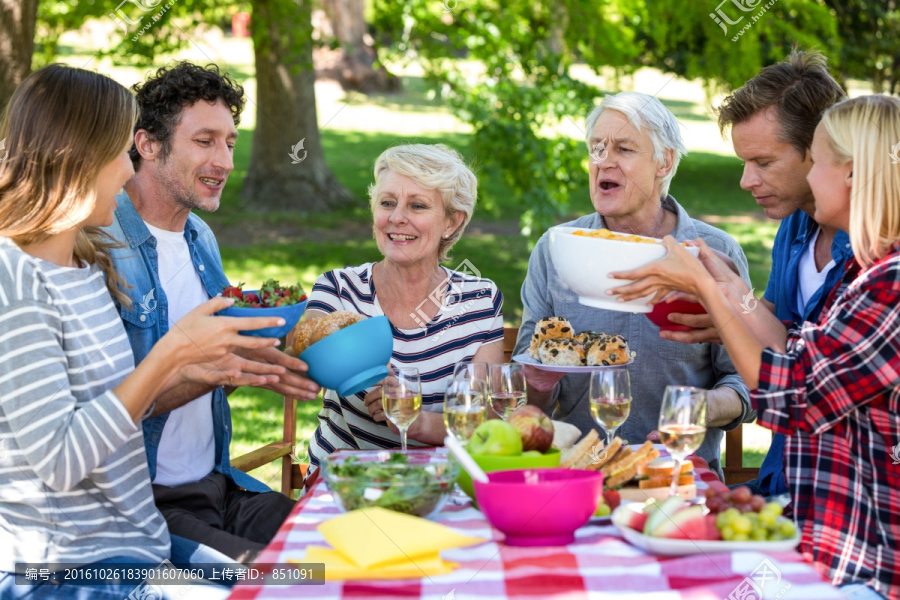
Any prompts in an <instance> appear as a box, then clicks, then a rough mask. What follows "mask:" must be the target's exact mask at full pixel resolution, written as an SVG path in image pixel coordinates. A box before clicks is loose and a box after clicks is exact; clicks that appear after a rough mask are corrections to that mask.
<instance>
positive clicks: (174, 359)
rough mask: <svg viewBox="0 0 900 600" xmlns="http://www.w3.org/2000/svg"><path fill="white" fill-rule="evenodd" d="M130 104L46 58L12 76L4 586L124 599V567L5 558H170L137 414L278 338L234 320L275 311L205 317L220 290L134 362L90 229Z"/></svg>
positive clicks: (100, 216)
mask: <svg viewBox="0 0 900 600" xmlns="http://www.w3.org/2000/svg"><path fill="white" fill-rule="evenodd" d="M135 117H136V105H135V102H134V99H133V98H132V96H131V94H130V92H129V91H128V90H127V89H125V88H124V87H122V86H121V85H119V84H118V83H116V82H114V81H113V80H111V79H109V78H107V77H104V76H102V75H98V74H96V73H92V72H90V71H85V70H81V69H75V68H70V67H65V66H61V65H51V66H49V67H45V68H43V69H41V70H39V71H37V72H35V73H33V74H32V75H30V76H29V77H28V78H27V79H26V80H25V81H23V82H22V84H21V85H20V86H19V88H18V89H17V90H16V92H15V94H14V95H13V97H12V99H11V100H10V103H9V106H8V108H7V113H6V118H5V121H4V124H3V127H2V129H0V139H4V138H5V140H6V146H7V149H8V155H7V156H6V158H5V159H4V160H3V161H2V162H0V482H2V484H0V515H2V518H0V547H2V548H3V549H4V551H3V552H2V553H0V597H3V598H19V597H25V596H29V595H30V594H35V595H38V596H40V597H42V598H45V597H46V598H55V597H59V598H63V597H64V598H73V597H75V598H81V597H84V598H87V597H90V598H110V599H112V598H116V599H117V600H121V598H123V597H125V596H127V595H128V594H129V593H130V591H131V590H132V589H134V587H135V583H134V582H133V581H132V582H131V583H130V584H129V583H128V582H122V583H120V584H116V583H115V582H113V581H112V580H109V581H108V582H107V583H106V584H105V585H90V587H80V586H79V585H76V584H72V583H70V582H66V581H56V582H50V581H47V580H43V579H41V578H39V579H38V580H37V581H27V580H24V579H23V580H22V581H20V582H19V583H15V572H16V571H17V569H18V570H22V568H23V567H22V564H25V565H27V566H32V567H34V568H36V569H49V570H51V571H52V570H54V565H56V566H58V565H61V564H68V565H87V564H91V563H99V562H104V563H109V562H119V563H121V562H128V563H141V564H147V565H152V566H156V565H157V564H159V563H160V562H161V561H163V560H164V559H168V558H169V557H170V539H169V534H168V531H167V529H166V523H165V521H164V520H163V517H162V515H160V513H159V512H158V511H157V510H156V507H155V505H154V502H153V494H152V492H151V487H150V478H149V474H148V469H147V463H146V458H145V455H144V444H143V438H142V433H141V428H140V426H139V423H140V420H141V418H142V417H143V415H145V414H146V413H148V412H149V410H150V409H151V407H152V405H153V402H154V399H155V398H156V397H158V396H159V395H160V394H161V393H163V392H164V391H166V390H168V389H170V388H171V387H172V386H174V385H176V384H178V383H180V382H183V381H185V380H189V381H203V382H204V383H208V382H209V381H226V382H227V381H228V380H229V378H231V377H235V378H238V377H247V376H246V375H244V374H243V373H241V371H240V370H239V369H237V368H232V366H231V365H232V364H233V363H232V362H230V359H229V357H230V356H231V355H230V353H231V351H232V350H233V349H236V348H239V347H240V348H258V347H262V346H269V345H275V344H277V340H273V339H268V338H253V337H245V336H241V335H239V334H238V330H242V329H257V328H261V327H269V326H274V325H278V324H280V323H281V319H276V318H254V319H229V318H224V317H215V316H214V314H215V313H216V312H217V311H219V310H221V309H223V308H225V307H227V306H229V305H230V304H231V303H232V302H233V301H232V300H231V299H225V298H216V299H213V300H210V301H209V302H207V303H206V304H204V305H202V306H200V307H199V308H197V309H196V310H194V311H193V312H191V313H190V314H188V315H187V316H186V317H185V318H184V319H182V320H181V321H179V322H178V324H177V326H175V327H173V330H172V332H171V333H170V334H168V335H166V336H165V337H164V338H163V339H162V340H161V341H160V342H159V344H157V345H156V346H155V347H154V349H153V351H152V352H151V354H150V356H148V358H147V359H146V360H144V361H143V362H142V363H141V364H140V366H139V367H137V368H135V367H134V359H133V356H132V352H131V347H130V345H129V343H128V339H127V337H126V334H125V329H124V327H123V325H122V322H121V320H120V318H119V315H118V311H117V310H116V308H115V306H114V304H113V299H112V297H111V294H112V295H113V296H116V297H117V298H118V299H119V300H120V301H123V298H124V296H122V295H121V294H120V290H121V289H122V286H124V285H127V283H126V282H123V281H121V280H120V278H119V277H117V275H116V273H115V272H114V271H113V270H112V267H111V262H110V260H109V257H108V254H107V253H106V250H107V248H108V243H109V242H108V241H105V240H104V239H103V238H102V236H101V235H100V234H99V232H98V229H97V228H99V227H102V226H105V225H109V224H110V223H112V221H113V211H114V210H115V206H116V202H115V196H116V194H117V193H118V191H119V190H120V189H121V188H122V186H123V185H124V183H125V182H126V180H128V179H129V178H130V177H131V176H132V174H133V173H134V171H133V169H132V166H131V160H130V159H129V157H128V152H127V150H128V149H129V148H130V146H131V139H132V129H133V127H134V122H135ZM216 361H222V362H220V366H217V365H216V364H215V363H216ZM17 563H19V564H18V565H17ZM88 583H91V584H93V583H95V581H90V582H88ZM138 583H140V581H138ZM36 588H43V589H36ZM198 591H199V588H198ZM207 591H208V590H207Z"/></svg>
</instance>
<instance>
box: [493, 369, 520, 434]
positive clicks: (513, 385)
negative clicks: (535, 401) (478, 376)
mask: <svg viewBox="0 0 900 600" xmlns="http://www.w3.org/2000/svg"><path fill="white" fill-rule="evenodd" d="M488 389H489V391H490V396H491V408H492V409H494V412H495V413H497V416H498V417H500V418H501V419H503V420H504V421H505V420H506V419H507V418H508V417H509V415H510V413H512V412H513V411H514V410H516V409H517V408H519V407H520V406H525V404H527V402H528V392H527V387H526V385H525V368H524V366H523V365H522V364H520V363H504V364H502V365H491V367H490V376H489V377H488Z"/></svg>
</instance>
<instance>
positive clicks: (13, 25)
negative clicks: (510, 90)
mask: <svg viewBox="0 0 900 600" xmlns="http://www.w3.org/2000/svg"><path fill="white" fill-rule="evenodd" d="M37 7H38V0H0V56H2V57H3V58H2V60H0V110H2V109H3V108H4V107H6V105H7V103H8V102H9V99H10V98H11V97H12V95H13V92H14V91H16V87H18V85H19V84H20V83H22V80H23V79H25V77H27V76H28V74H29V73H31V55H32V54H33V53H34V26H35V23H36V22H37Z"/></svg>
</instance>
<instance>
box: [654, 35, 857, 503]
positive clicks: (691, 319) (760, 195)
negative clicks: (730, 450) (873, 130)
mask: <svg viewBox="0 0 900 600" xmlns="http://www.w3.org/2000/svg"><path fill="white" fill-rule="evenodd" d="M845 97H846V96H845V95H844V91H843V90H842V89H841V86H840V85H838V83H837V82H836V81H835V80H834V79H833V78H832V77H831V75H830V74H829V73H828V67H827V65H826V60H825V57H824V56H823V55H822V54H820V53H818V52H799V51H795V52H793V53H791V55H790V56H788V57H787V59H786V60H785V61H783V62H781V63H778V64H775V65H771V66H768V67H766V68H764V69H763V70H762V71H760V72H759V74H757V75H756V76H755V77H754V78H753V79H750V80H749V81H747V82H746V83H745V84H744V85H743V86H742V87H741V88H739V89H737V90H735V92H734V93H733V94H731V95H730V96H728V97H727V98H725V100H724V101H723V102H722V104H721V105H720V107H719V108H718V111H717V112H718V117H719V128H720V129H721V131H722V133H723V134H724V132H725V131H726V130H727V129H728V127H731V138H732V142H733V144H734V152H735V154H737V156H738V158H740V159H741V160H742V161H744V172H743V175H742V177H741V188H743V189H745V190H747V191H749V192H750V193H752V194H753V197H754V199H755V200H756V203H757V204H758V205H759V206H761V207H762V208H763V210H764V211H765V213H766V216H768V217H769V218H770V219H781V225H780V226H779V227H778V232H777V233H776V235H775V244H774V246H773V248H772V272H771V274H770V275H769V283H768V285H767V286H766V291H765V294H764V296H763V300H762V304H763V305H765V306H766V307H767V308H768V309H769V310H771V311H772V312H773V313H774V314H775V315H776V316H777V317H778V318H779V319H780V320H782V321H788V322H791V323H802V322H803V321H816V320H817V319H818V318H819V313H820V312H821V310H822V308H823V306H824V305H825V301H826V300H827V298H828V294H829V292H830V291H831V290H832V288H834V286H835V285H836V284H837V283H838V282H839V281H840V280H841V277H842V276H843V273H844V264H845V263H846V262H847V260H849V259H850V258H852V256H853V252H852V250H851V248H850V240H849V238H848V237H847V234H846V233H844V232H842V231H838V230H837V228H835V227H834V226H833V225H831V224H830V223H829V222H828V221H827V220H825V221H822V222H819V223H817V222H816V221H814V220H813V218H812V215H813V214H814V213H815V200H814V198H813V194H812V190H810V187H809V183H808V182H807V181H806V175H807V173H809V170H810V168H811V167H812V160H811V159H810V154H809V147H810V145H811V144H812V139H813V134H814V133H815V130H816V126H817V125H818V124H819V121H820V119H821V117H822V113H823V112H824V111H825V110H826V109H827V108H828V107H830V106H831V105H833V104H835V103H837V102H840V101H841V100H843V99H845ZM669 318H670V319H671V320H673V321H676V322H680V323H683V324H686V325H698V326H701V327H703V329H700V330H696V331H690V332H661V333H660V337H665V338H667V339H672V340H676V341H682V342H697V341H709V337H710V335H713V336H714V333H713V332H714V331H715V330H712V332H711V331H710V330H708V329H706V328H705V327H706V325H707V323H708V321H707V319H708V317H707V316H706V315H703V316H701V317H695V316H692V315H677V316H675V315H672V316H670V317H669ZM783 451H784V436H782V435H778V434H776V435H774V436H773V438H772V445H771V446H770V447H769V452H768V454H767V455H766V458H765V460H764V462H763V465H762V467H761V468H760V473H759V479H758V480H754V481H751V482H748V483H747V485H749V486H750V487H751V488H752V489H753V490H754V492H756V493H761V494H763V495H766V496H775V495H779V494H785V493H787V491H788V489H787V486H786V483H785V480H784V460H783Z"/></svg>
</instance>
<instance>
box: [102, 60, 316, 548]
mask: <svg viewBox="0 0 900 600" xmlns="http://www.w3.org/2000/svg"><path fill="white" fill-rule="evenodd" d="M134 91H135V94H136V96H137V101H138V105H139V107H140V117H139V119H138V121H137V124H136V125H135V134H134V145H133V147H132V148H131V151H130V156H131V160H132V162H133V163H134V170H135V175H134V177H133V178H132V179H131V180H130V181H129V182H128V183H127V184H126V185H125V190H124V192H123V193H122V194H120V195H119V196H118V198H117V201H118V204H119V205H118V208H117V209H116V218H115V222H114V223H113V225H112V226H111V227H110V229H109V233H110V234H112V236H113V237H114V238H115V239H117V240H118V241H120V242H121V243H122V248H119V249H117V250H115V251H114V252H113V258H114V260H115V263H116V267H117V269H118V270H119V271H120V273H121V274H122V275H123V276H124V278H125V279H126V281H127V282H128V283H129V284H130V285H131V286H132V287H131V289H129V290H128V292H127V293H128V295H129V296H130V297H131V306H130V307H128V306H125V305H122V306H120V307H119V312H120V314H121V316H122V320H123V321H124V323H125V329H126V331H127V333H128V337H129V340H130V341H131V346H132V349H133V350H134V359H135V363H140V361H141V360H143V359H144V357H145V356H147V354H148V353H149V351H150V349H151V348H152V347H153V345H154V344H155V343H156V342H157V341H158V340H159V339H160V338H161V337H162V336H163V334H165V333H166V332H167V331H168V330H169V329H170V328H171V327H172V326H173V324H174V323H175V322H176V321H177V320H178V319H180V318H181V316H182V315H183V314H185V313H186V312H188V311H190V310H191V309H193V308H194V307H195V306H197V305H198V304H201V303H203V302H205V301H206V300H208V299H209V298H210V297H212V296H215V295H217V294H220V293H221V292H222V290H223V288H224V287H225V286H227V285H229V282H228V279H227V278H226V277H225V274H224V272H223V270H222V261H221V258H220V256H219V250H218V246H217V244H216V239H215V236H214V235H213V233H212V231H211V230H210V228H209V227H208V226H207V225H206V224H205V223H204V222H203V221H202V220H201V219H200V218H199V217H198V216H196V215H195V214H193V213H192V212H191V211H192V210H193V209H199V210H202V211H207V212H212V211H215V210H216V209H218V207H219V202H220V200H221V196H222V188H223V187H224V185H225V182H226V181H227V179H228V175H229V173H231V171H232V169H233V168H234V163H233V161H232V154H233V152H234V145H235V142H236V140H237V137H238V131H237V124H238V122H239V119H240V114H241V111H242V110H243V108H244V91H243V88H242V87H241V86H240V85H238V84H236V83H235V82H234V81H233V80H232V79H231V78H230V77H229V76H228V75H226V74H223V73H220V72H219V69H218V67H216V66H215V65H210V66H207V67H200V66H197V65H194V64H191V63H188V62H180V63H176V64H174V65H172V66H168V67H164V68H161V69H159V70H158V71H157V72H156V73H155V75H153V76H152V77H151V78H150V79H148V80H147V81H146V82H144V83H143V84H138V85H136V86H134ZM216 367H217V368H219V369H222V370H234V371H235V372H236V373H238V375H236V376H235V377H233V379H232V382H233V384H234V386H239V385H254V386H258V387H265V388H268V389H271V390H274V391H276V392H278V393H281V394H285V395H288V396H293V397H296V398H300V399H306V400H311V399H314V398H315V397H316V396H317V393H318V391H319V388H318V386H317V385H315V384H314V383H313V382H311V381H310V380H309V379H307V378H305V377H303V376H301V375H299V374H298V373H297V371H305V370H306V365H305V364H304V363H303V362H301V361H299V360H298V359H296V358H292V357H290V356H287V355H285V354H283V353H281V352H280V351H279V350H278V349H277V348H275V347H270V348H266V349H264V350H261V351H258V352H255V353H253V354H252V355H251V354H245V355H243V356H231V357H229V358H228V359H226V360H225V361H221V362H219V363H217V364H216ZM233 389H234V387H228V388H223V387H216V386H215V385H212V384H211V385H208V386H202V385H200V384H184V385H181V386H179V387H177V388H175V389H173V390H172V391H171V393H168V394H167V395H165V396H163V397H161V398H160V399H159V400H158V401H157V402H156V404H155V405H154V407H153V408H152V409H151V411H150V413H149V414H148V415H147V416H146V418H145V419H144V421H143V428H144V445H145V449H146V452H147V462H148V464H149V468H150V477H151V480H152V481H153V493H154V499H155V500H156V505H157V507H158V508H159V510H160V512H162V514H163V516H164V517H165V519H166V522H167V523H168V526H169V530H170V532H171V533H172V535H173V539H174V537H175V536H179V537H181V538H187V539H188V540H193V541H194V542H197V543H200V544H204V545H206V546H209V547H212V548H214V549H216V550H218V551H219V552H222V553H224V554H226V555H228V556H230V557H231V558H233V559H235V560H239V561H242V562H250V561H252V560H253V559H254V558H255V556H256V555H257V554H258V553H259V551H260V550H261V549H262V548H263V547H264V546H265V545H266V544H267V543H268V542H269V540H271V539H272V537H273V536H274V535H275V532H276V531H277V530H278V528H279V526H280V525H281V523H282V522H283V521H284V519H285V517H287V515H288V513H289V512H290V510H291V508H292V506H293V501H292V500H290V499H289V498H287V497H285V496H283V495H282V494H279V493H276V492H273V491H271V490H269V488H268V487H267V486H265V485H264V484H262V483H260V482H259V481H257V480H255V479H254V478H252V477H250V476H249V475H247V474H245V473H242V472H240V471H237V470H234V469H232V468H231V464H230V460H229V456H228V447H229V444H230V443H231V415H230V412H229V407H228V400H227V394H228V393H230V392H231V391H232V390H233Z"/></svg>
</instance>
